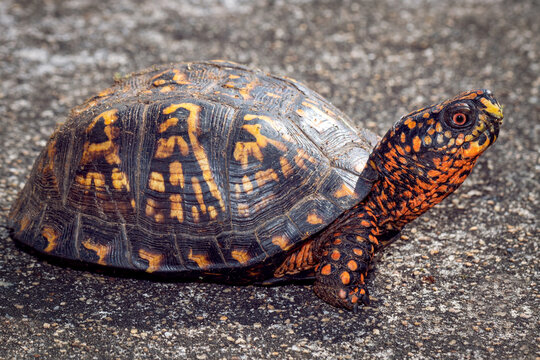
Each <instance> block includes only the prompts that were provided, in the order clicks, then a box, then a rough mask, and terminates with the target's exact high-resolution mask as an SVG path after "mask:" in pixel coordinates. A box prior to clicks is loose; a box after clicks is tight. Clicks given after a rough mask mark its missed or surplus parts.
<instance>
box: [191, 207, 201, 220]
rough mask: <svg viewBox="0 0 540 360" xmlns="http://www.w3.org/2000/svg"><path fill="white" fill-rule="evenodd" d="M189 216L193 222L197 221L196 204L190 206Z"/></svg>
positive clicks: (198, 217) (197, 211)
mask: <svg viewBox="0 0 540 360" xmlns="http://www.w3.org/2000/svg"><path fill="white" fill-rule="evenodd" d="M191 217H192V218H193V221H194V222H196V223H198V222H199V219H200V215H199V209H197V207H196V206H192V207H191Z"/></svg>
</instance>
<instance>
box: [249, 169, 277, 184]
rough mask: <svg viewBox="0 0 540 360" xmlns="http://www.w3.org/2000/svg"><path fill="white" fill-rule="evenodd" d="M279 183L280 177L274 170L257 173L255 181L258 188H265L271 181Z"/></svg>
mask: <svg viewBox="0 0 540 360" xmlns="http://www.w3.org/2000/svg"><path fill="white" fill-rule="evenodd" d="M272 180H273V181H276V182H278V181H279V177H278V175H277V173H276V172H275V171H274V169H267V170H262V171H257V172H256V173H255V181H257V185H258V186H263V185H264V184H266V183H267V182H269V181H272Z"/></svg>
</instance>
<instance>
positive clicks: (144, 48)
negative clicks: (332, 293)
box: [0, 0, 540, 359]
mask: <svg viewBox="0 0 540 360" xmlns="http://www.w3.org/2000/svg"><path fill="white" fill-rule="evenodd" d="M539 18H540V4H539V3H538V1H536V0H528V1H527V0H523V1H511V0H506V1H504V0H457V1H437V0H433V1H427V0H424V1H422V0H407V1H401V0H372V1H370V0H365V1H352V0H351V1H335V0H327V1H308V0H291V1H277V0H276V1H272V0H267V1H251V0H221V1H219V0H202V1H197V0H190V1H174V0H155V1H137V0H117V1H111V2H102V1H92V0H66V1H61V0H45V1H20V0H17V1H16V0H3V1H1V2H0V79H1V81H0V359H32V358H37V359H147V358H148V359H183V358H190V359H192V358H193V359H319V358H320V359H364V358H365V359H403V358H409V359H424V358H440V359H540V348H539V344H540V335H539V334H540V316H539V308H540V306H539V305H540V286H539V282H540V278H539V274H540V266H539V238H540V236H539V235H540V232H539V216H540V215H539V214H540V185H539V181H540V180H539V179H540V158H539V154H540V116H539V114H540V38H539V34H540V22H539V21H538V19H539ZM200 59H228V60H233V61H236V62H240V63H244V64H247V65H249V66H252V67H257V68H260V69H263V70H264V71H267V72H272V73H275V74H279V75H286V76H290V77H293V78H295V79H297V80H300V81H302V82H304V83H306V84H307V85H308V86H310V87H311V88H313V89H315V90H316V91H318V92H319V93H321V94H322V95H323V96H325V97H326V98H328V99H329V100H330V101H331V102H332V103H333V104H334V105H336V106H337V107H338V108H340V109H341V110H343V111H344V112H345V113H347V114H349V115H350V116H351V117H352V118H353V119H354V121H355V125H356V126H358V127H359V128H360V127H365V128H369V129H370V130H372V131H375V132H377V133H379V134H383V133H384V132H385V131H386V130H387V129H388V128H389V127H390V126H391V125H392V124H393V123H394V122H395V121H396V120H397V119H398V118H399V117H400V116H401V115H403V114H405V113H407V112H408V111H410V110H413V109H415V108H417V107H419V106H422V105H425V104H430V103H433V102H437V101H438V100H441V99H444V98H447V97H449V96H453V95H455V94H456V93H458V92H459V91H461V90H465V89H470V88H489V89H491V90H493V92H494V93H495V95H496V96H497V98H498V99H499V101H500V102H501V103H502V104H503V105H504V112H505V115H506V117H505V123H504V126H503V128H502V130H501V134H500V137H499V139H498V141H497V143H496V144H495V145H493V146H492V147H491V148H490V149H489V150H488V151H487V153H486V154H485V155H484V156H482V157H481V158H480V160H479V162H478V165H477V166H476V168H475V170H474V171H473V174H472V175H471V176H470V177H469V178H468V179H467V181H466V182H465V183H464V184H463V186H462V187H461V188H460V189H459V190H458V191H457V192H456V193H455V194H454V195H452V196H451V197H450V198H448V199H447V200H446V201H444V202H443V203H441V204H440V205H438V206H436V207H435V208H434V209H433V210H431V211H430V212H428V213H427V214H425V215H424V216H422V217H421V218H420V219H418V220H417V221H415V222H414V223H412V224H410V225H409V226H408V227H407V228H406V230H405V231H404V232H403V236H402V238H401V240H399V241H397V242H396V243H394V244H393V245H392V246H391V247H389V248H388V249H386V250H385V252H384V253H382V254H381V255H380V256H378V257H377V261H376V265H375V269H374V271H373V274H372V276H370V277H369V279H368V282H369V284H370V289H371V296H372V304H371V306H370V307H365V308H363V309H362V310H361V311H360V313H359V314H357V315H354V314H352V313H350V312H347V311H342V310H338V309H335V308H333V307H331V306H329V305H328V304H326V303H324V302H323V301H321V300H320V299H319V298H317V297H316V296H315V295H314V294H313V292H312V290H311V287H310V286H309V285H286V286H278V287H255V286H245V287H235V286H226V285H220V284H208V283H203V284H200V283H177V282H171V281H153V280H151V279H148V278H140V277H136V276H114V274H110V273H99V272H89V271H84V270H81V269H73V268H70V267H65V266H62V264H57V263H51V262H49V261H47V260H43V259H41V258H38V257H36V256H33V255H32V254H28V253H27V252H25V251H22V250H21V249H19V248H18V247H16V246H15V244H14V242H13V241H12V239H11V238H10V237H9V235H8V231H7V230H6V229H5V225H6V217H7V213H8V210H9V207H10V206H11V203H12V202H13V201H14V199H15V196H16V194H17V192H18V191H19V190H20V189H21V188H22V186H23V184H24V182H25V180H26V178H27V176H28V175H29V171H30V169H31V167H32V164H33V161H34V159H35V158H36V156H37V154H38V153H39V151H40V150H41V149H42V147H43V146H44V145H45V142H46V140H47V139H48V137H49V136H50V134H51V133H52V131H53V130H54V128H55V126H56V124H58V123H60V122H62V121H64V120H65V119H66V116H67V115H68V113H69V109H70V108H72V107H73V106H76V105H77V104H80V103H82V102H83V101H84V100H85V99H86V98H88V97H90V96H92V95H93V94H95V93H96V92H98V91H100V90H102V89H104V88H105V87H107V86H109V85H110V84H111V83H112V81H113V79H114V78H115V77H118V76H122V75H124V74H127V73H130V72H132V71H136V70H138V69H142V68H145V67H147V66H150V65H152V64H160V63H168V62H177V61H189V60H200Z"/></svg>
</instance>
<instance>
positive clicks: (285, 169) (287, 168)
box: [279, 156, 292, 177]
mask: <svg viewBox="0 0 540 360" xmlns="http://www.w3.org/2000/svg"><path fill="white" fill-rule="evenodd" d="M279 163H280V164H281V172H282V173H283V176H285V177H289V175H290V174H291V173H292V167H291V164H289V161H288V160H287V159H286V158H285V157H283V156H282V157H280V158H279Z"/></svg>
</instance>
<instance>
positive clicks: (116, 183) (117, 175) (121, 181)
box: [111, 168, 129, 191]
mask: <svg viewBox="0 0 540 360" xmlns="http://www.w3.org/2000/svg"><path fill="white" fill-rule="evenodd" d="M111 178H112V184H113V187H114V188H115V189H116V190H122V189H126V190H127V191H129V181H128V179H127V175H126V173H124V172H123V171H120V170H119V169H118V168H114V169H113V171H112V175H111Z"/></svg>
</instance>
